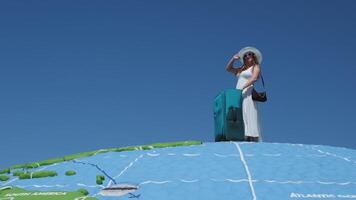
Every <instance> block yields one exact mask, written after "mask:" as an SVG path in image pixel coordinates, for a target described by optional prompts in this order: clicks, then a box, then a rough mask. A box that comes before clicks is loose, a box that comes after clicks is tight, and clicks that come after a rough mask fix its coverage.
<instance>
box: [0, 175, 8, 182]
mask: <svg viewBox="0 0 356 200" xmlns="http://www.w3.org/2000/svg"><path fill="white" fill-rule="evenodd" d="M7 180H9V177H8V176H6V175H2V176H0V181H7Z"/></svg>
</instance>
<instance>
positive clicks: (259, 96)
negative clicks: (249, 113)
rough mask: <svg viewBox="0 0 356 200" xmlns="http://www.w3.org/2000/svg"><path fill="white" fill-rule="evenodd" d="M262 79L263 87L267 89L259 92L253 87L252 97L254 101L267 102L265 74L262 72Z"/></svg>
mask: <svg viewBox="0 0 356 200" xmlns="http://www.w3.org/2000/svg"><path fill="white" fill-rule="evenodd" d="M261 79H262V84H263V89H264V90H265V91H263V92H257V91H256V90H255V88H253V89H252V99H253V100H254V101H259V102H265V101H267V93H266V88H265V82H264V81H263V76H262V74H261Z"/></svg>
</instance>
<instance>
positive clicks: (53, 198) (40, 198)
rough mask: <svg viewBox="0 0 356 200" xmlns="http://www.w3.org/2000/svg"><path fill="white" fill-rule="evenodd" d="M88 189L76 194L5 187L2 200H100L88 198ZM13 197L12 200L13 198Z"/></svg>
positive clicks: (80, 190) (2, 189)
mask: <svg viewBox="0 0 356 200" xmlns="http://www.w3.org/2000/svg"><path fill="white" fill-rule="evenodd" d="M86 195H88V191H87V190H86V189H83V188H81V189H78V190H77V191H74V192H64V191H29V190H25V189H22V188H18V187H11V186H5V187H2V188H0V199H13V200H84V199H85V200H98V199H97V198H95V197H87V196H86ZM11 197H12V198H11Z"/></svg>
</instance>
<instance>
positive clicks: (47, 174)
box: [19, 170, 58, 179]
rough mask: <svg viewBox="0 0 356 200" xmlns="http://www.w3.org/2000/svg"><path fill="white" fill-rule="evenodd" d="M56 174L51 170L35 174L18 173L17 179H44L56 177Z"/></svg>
mask: <svg viewBox="0 0 356 200" xmlns="http://www.w3.org/2000/svg"><path fill="white" fill-rule="evenodd" d="M57 175H58V174H57V172H56V171H53V170H40V171H36V172H24V173H19V179H31V178H44V177H53V176H57Z"/></svg>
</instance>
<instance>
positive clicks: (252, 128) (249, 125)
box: [236, 66, 262, 141]
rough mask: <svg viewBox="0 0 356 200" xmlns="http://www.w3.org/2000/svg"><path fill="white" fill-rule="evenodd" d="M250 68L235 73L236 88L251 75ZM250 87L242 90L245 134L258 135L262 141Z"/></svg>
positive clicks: (251, 87)
mask: <svg viewBox="0 0 356 200" xmlns="http://www.w3.org/2000/svg"><path fill="white" fill-rule="evenodd" d="M252 68H253V66H252V67H250V68H248V69H246V70H244V71H242V72H241V73H240V74H236V77H237V78H238V81H237V84H236V89H241V88H242V87H243V86H244V85H245V84H246V82H247V81H248V80H249V79H250V78H251V77H252ZM252 89H253V85H250V86H249V87H247V88H245V89H244V90H243V91H242V98H243V99H242V117H243V121H244V126H245V136H252V137H259V141H262V135H261V123H260V121H261V120H260V116H259V110H258V107H257V104H258V102H256V101H254V100H253V99H252V95H251V94H252Z"/></svg>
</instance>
